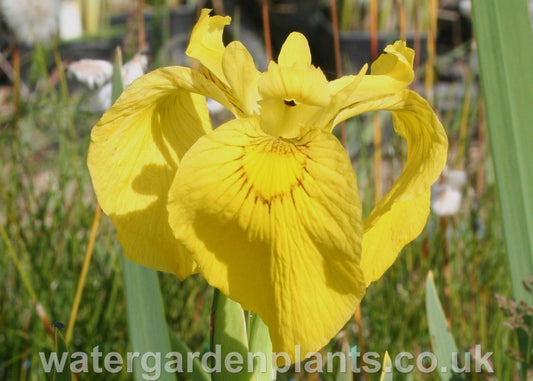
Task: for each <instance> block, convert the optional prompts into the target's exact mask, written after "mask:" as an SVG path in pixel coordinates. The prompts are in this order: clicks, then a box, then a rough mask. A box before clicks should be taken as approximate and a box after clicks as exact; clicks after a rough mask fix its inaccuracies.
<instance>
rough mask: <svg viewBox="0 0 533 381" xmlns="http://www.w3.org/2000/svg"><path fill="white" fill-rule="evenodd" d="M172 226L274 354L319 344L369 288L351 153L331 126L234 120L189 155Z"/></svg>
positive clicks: (179, 177)
mask: <svg viewBox="0 0 533 381" xmlns="http://www.w3.org/2000/svg"><path fill="white" fill-rule="evenodd" d="M168 208H169V215H170V224H171V226H172V228H173V229H174V232H175V235H176V237H177V238H178V239H179V240H180V241H182V242H183V243H184V244H185V246H186V247H187V248H188V249H189V250H191V252H192V253H193V256H194V259H195V260H196V262H197V263H198V265H199V271H200V272H201V273H202V274H203V276H204V277H205V278H206V279H207V281H208V282H209V283H210V284H211V285H212V286H214V287H216V288H218V289H220V290H221V291H222V292H223V293H224V294H225V295H227V296H229V297H230V298H232V299H234V300H236V301H238V302H239V303H241V304H242V306H243V307H244V308H245V309H248V310H251V311H254V312H256V313H258V314H259V315H260V316H261V317H262V319H263V320H264V321H265V323H266V324H267V325H268V327H269V331H270V336H271V339H272V343H273V350H274V351H278V352H279V351H284V352H287V353H288V354H289V355H290V356H291V359H292V360H296V361H299V360H301V357H297V355H296V354H295V346H296V345H300V346H301V348H300V349H301V355H302V356H305V355H306V354H307V352H310V351H316V350H318V349H320V348H321V347H322V346H324V345H325V344H327V342H328V341H329V340H330V339H331V338H332V337H333V336H334V335H335V334H336V333H337V332H338V331H339V330H340V329H341V328H342V326H343V325H344V324H345V323H346V321H347V320H348V319H349V318H350V317H351V315H352V313H353V311H354V310H355V308H356V306H357V305H358V304H359V301H360V299H361V298H362V296H363V294H364V291H365V283H364V279H363V274H362V271H361V269H360V267H359V261H360V240H361V233H362V224H361V220H360V215H361V205H360V200H359V194H358V191H357V184H356V179H355V174H354V173H353V169H352V167H351V163H350V160H349V158H348V156H347V154H346V152H345V151H344V149H343V148H342V146H341V145H340V144H339V142H338V141H337V139H336V138H335V137H334V136H333V135H331V134H330V133H328V132H324V131H321V130H317V129H313V130H309V131H308V132H307V133H306V134H304V135H303V136H302V137H301V138H300V139H283V138H280V137H273V136H269V135H267V134H265V133H264V132H263V130H262V129H261V128H260V125H259V121H258V119H257V118H248V119H241V120H235V121H232V122H229V123H227V124H225V125H223V126H221V127H219V128H217V129H216V130H215V131H214V132H213V133H211V134H208V135H206V136H204V137H202V138H200V139H199V140H198V142H197V143H195V144H194V146H193V147H192V148H191V149H190V150H189V151H188V152H187V154H186V155H185V157H184V158H183V161H182V163H181V165H180V168H179V170H178V172H177V174H176V178H175V180H174V183H173V184H172V187H171V190H170V196H169V204H168Z"/></svg>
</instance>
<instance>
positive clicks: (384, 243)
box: [341, 89, 448, 283]
mask: <svg viewBox="0 0 533 381" xmlns="http://www.w3.org/2000/svg"><path fill="white" fill-rule="evenodd" d="M373 110H390V111H392V116H393V122H394V129H395V131H396V132H397V133H398V134H399V135H401V136H402V137H404V138H405V140H406V142H407V147H408V154H407V162H406V164H405V167H404V169H403V172H402V174H401V175H400V177H399V178H398V179H397V180H396V182H395V183H394V184H393V185H392V187H391V189H390V190H389V191H388V193H387V194H386V195H385V197H384V198H383V199H382V200H381V201H380V202H379V203H378V204H377V205H376V206H375V208H374V209H373V210H372V212H371V213H370V215H369V216H368V217H367V218H366V219H365V221H364V235H363V254H362V258H361V267H362V269H363V272H364V273H365V278H366V281H367V282H368V283H370V282H373V281H375V280H377V279H379V278H380V277H381V276H382V275H383V273H384V272H385V271H386V270H387V269H388V268H389V267H390V266H391V265H392V264H393V263H394V261H395V260H396V258H397V256H398V254H399V252H400V250H401V249H402V248H403V247H404V246H405V245H406V244H408V243H409V242H411V241H412V240H413V239H415V238H416V237H417V236H418V235H419V234H420V233H421V231H422V229H423V228H424V226H425V224H426V220H427V217H428V215H429V204H430V202H429V201H430V187H431V184H432V183H433V182H435V180H436V179H437V178H438V176H439V174H440V173H441V172H442V170H443V169H444V165H445V164H446V154H447V149H448V140H447V137H446V133H445V131H444V128H443V127H442V124H441V123H440V122H439V120H438V119H437V116H436V115H435V113H434V112H433V110H432V109H431V106H430V105H429V104H428V103H427V102H426V101H425V100H424V99H423V98H422V97H420V96H419V95H418V94H417V93H415V92H413V91H411V90H407V89H406V90H402V91H400V92H398V93H397V94H394V95H390V96H385V97H382V98H378V99H374V100H369V101H367V102H360V103H357V104H355V105H352V106H351V107H350V108H348V109H346V110H345V111H344V113H345V114H344V115H343V116H341V119H344V117H345V116H352V115H356V114H360V113H362V112H366V111H373Z"/></svg>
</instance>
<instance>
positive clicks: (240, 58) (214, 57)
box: [187, 9, 259, 118]
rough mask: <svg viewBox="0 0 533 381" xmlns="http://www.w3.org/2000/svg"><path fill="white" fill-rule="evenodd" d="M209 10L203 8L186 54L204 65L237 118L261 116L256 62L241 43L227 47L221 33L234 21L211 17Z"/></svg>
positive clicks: (233, 43) (207, 74) (206, 74)
mask: <svg viewBox="0 0 533 381" xmlns="http://www.w3.org/2000/svg"><path fill="white" fill-rule="evenodd" d="M210 11H211V10H210V9H202V12H201V14H200V18H199V20H198V22H197V23H196V25H195V26H194V28H193V31H192V35H191V40H190V42H189V46H188V47H187V55H188V56H190V57H192V58H195V59H197V60H198V61H200V63H201V64H202V65H203V66H204V69H203V73H204V75H205V76H206V77H207V78H208V79H209V80H210V81H212V82H213V83H214V84H216V85H217V86H218V88H219V89H220V90H222V91H223V92H224V94H225V95H226V97H227V98H228V100H229V102H230V103H231V106H230V107H228V108H229V110H230V111H231V112H232V113H233V114H234V115H235V116H236V117H238V118H242V117H247V116H251V115H254V114H258V113H259V104H258V101H259V93H258V91H257V81H258V79H259V71H258V70H257V69H256V67H255V64H254V60H253V58H252V56H251V54H250V53H249V52H248V50H246V48H245V47H244V45H242V44H241V43H240V42H238V41H234V42H232V43H230V44H229V45H228V46H227V47H226V46H224V42H223V40H222V34H223V32H224V27H225V26H226V25H228V24H229V23H230V21H231V18H230V17H227V16H226V17H221V16H209V13H210Z"/></svg>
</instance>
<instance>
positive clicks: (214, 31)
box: [187, 9, 231, 86]
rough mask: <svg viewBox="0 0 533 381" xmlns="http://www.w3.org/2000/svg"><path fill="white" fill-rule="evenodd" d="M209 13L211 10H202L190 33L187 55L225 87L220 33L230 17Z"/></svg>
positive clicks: (229, 20)
mask: <svg viewBox="0 0 533 381" xmlns="http://www.w3.org/2000/svg"><path fill="white" fill-rule="evenodd" d="M210 12H211V9H202V12H201V13H200V18H199V19H198V21H197V22H196V25H195V26H194V28H193V30H192V33H191V39H190V41H189V46H188V47H187V55H188V56H189V57H192V58H195V59H197V60H198V61H200V62H201V64H202V65H204V66H205V67H206V68H207V69H209V71H211V72H212V73H213V74H214V75H215V76H216V77H217V78H218V79H219V80H220V81H222V82H223V83H224V84H225V85H226V86H227V85H228V81H227V80H226V77H225V76H224V71H223V69H222V57H223V55H224V49H225V47H224V42H223V41H222V33H223V32H224V27H225V26H226V25H229V23H230V22H231V17H229V16H225V17H222V16H209V13H210Z"/></svg>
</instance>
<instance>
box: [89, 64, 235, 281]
mask: <svg viewBox="0 0 533 381" xmlns="http://www.w3.org/2000/svg"><path fill="white" fill-rule="evenodd" d="M193 92H199V93H203V94H205V95H210V96H211V97H212V98H215V99H217V100H219V101H220V102H222V103H227V100H225V98H224V95H223V94H222V93H221V92H220V90H219V89H218V88H217V87H216V86H214V85H213V84H211V83H210V82H208V81H206V79H205V78H204V77H203V76H202V75H200V74H198V73H195V72H193V71H191V70H190V69H186V68H180V67H171V68H164V69H158V70H156V71H154V72H152V73H149V74H147V75H145V76H144V77H141V78H140V79H139V80H137V81H135V82H134V83H133V84H132V85H131V86H129V87H128V88H127V89H126V90H125V91H124V93H123V94H122V96H121V97H120V98H119V99H118V100H117V102H116V103H115V104H114V105H113V106H112V107H111V108H110V109H109V110H108V111H107V112H106V113H105V114H104V115H103V116H102V118H101V119H100V121H99V122H98V123H97V124H96V126H95V127H94V128H93V130H92V133H91V144H90V146H89V154H88V166H89V170H90V173H91V178H92V181H93V185H94V189H95V191H96V195H97V197H98V201H99V203H100V205H101V206H102V209H103V211H104V212H105V213H106V214H108V215H109V217H110V218H111V220H112V221H113V224H114V225H115V227H116V229H117V236H118V239H119V241H120V242H121V243H122V246H123V248H124V251H125V254H126V256H127V257H128V258H129V259H131V260H133V261H135V262H137V263H141V264H143V265H145V266H148V267H152V268H155V269H157V270H163V271H168V272H174V273H176V274H177V275H178V276H179V277H180V278H182V279H183V278H185V277H186V276H187V275H189V274H191V272H192V271H193V270H194V268H195V264H194V262H193V260H192V258H191V256H190V254H189V253H187V252H186V251H185V250H183V248H182V246H181V245H180V244H179V242H178V241H177V240H176V239H175V238H174V235H173V234H172V231H171V228H170V226H169V224H168V212H167V209H166V202H167V195H168V189H169V187H170V184H171V182H172V180H173V178H174V175H175V173H176V171H177V168H178V164H179V161H180V160H181V158H182V156H183V155H184V154H185V152H186V151H187V150H188V149H189V147H190V146H191V145H192V144H193V143H194V142H196V140H197V139H198V138H199V137H200V136H202V135H204V134H205V133H206V132H208V131H210V130H211V129H212V128H211V122H210V120H209V113H208V111H207V108H206V106H205V98H204V97H203V96H201V95H198V94H194V93H193Z"/></svg>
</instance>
